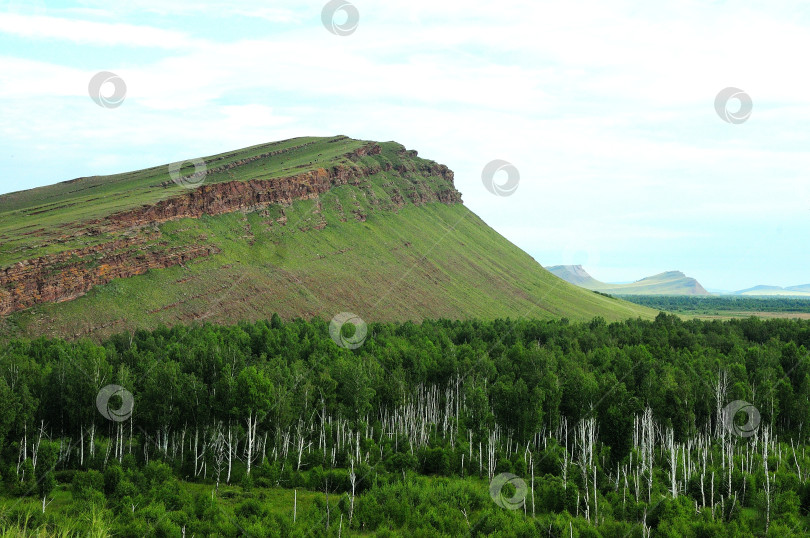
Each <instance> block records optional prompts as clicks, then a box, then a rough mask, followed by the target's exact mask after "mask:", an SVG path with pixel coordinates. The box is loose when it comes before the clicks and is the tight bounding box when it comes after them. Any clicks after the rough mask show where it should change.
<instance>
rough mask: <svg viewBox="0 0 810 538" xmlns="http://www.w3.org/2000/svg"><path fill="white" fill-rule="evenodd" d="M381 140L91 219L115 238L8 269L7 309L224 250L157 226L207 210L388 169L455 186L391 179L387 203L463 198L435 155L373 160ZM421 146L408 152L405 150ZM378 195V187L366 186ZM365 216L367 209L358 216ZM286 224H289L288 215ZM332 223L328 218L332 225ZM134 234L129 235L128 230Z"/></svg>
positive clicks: (254, 206)
mask: <svg viewBox="0 0 810 538" xmlns="http://www.w3.org/2000/svg"><path fill="white" fill-rule="evenodd" d="M380 151H381V148H380V146H378V145H376V144H370V145H368V146H365V147H362V148H359V149H357V150H355V151H354V152H353V153H351V154H349V155H347V156H346V157H348V160H349V161H351V163H350V164H340V165H336V166H333V167H331V168H319V169H317V170H311V171H307V172H302V173H300V174H296V175H291V176H288V177H280V178H273V179H268V180H259V179H256V180H249V181H232V182H224V183H212V184H206V185H203V186H201V187H198V188H197V189H195V190H189V191H188V192H185V193H182V194H179V195H177V196H174V197H172V198H168V199H166V200H163V201H161V202H158V203H157V204H154V205H149V206H143V207H140V208H136V209H132V210H127V211H123V212H120V213H114V214H112V215H109V216H107V217H106V218H104V219H101V220H95V221H90V222H88V223H87V226H86V228H85V230H86V231H85V233H87V234H90V235H98V234H107V235H110V236H111V237H113V238H114V239H112V240H110V241H108V242H106V243H102V244H99V245H95V246H92V247H87V248H83V249H77V250H70V251H64V252H60V253H58V254H53V255H48V256H42V257H38V258H35V259H30V260H25V261H22V262H19V263H16V264H14V265H12V266H10V267H5V268H2V269H0V315H7V314H10V313H12V312H16V311H19V310H24V309H26V308H30V307H31V306H34V305H36V304H40V303H47V302H62V301H68V300H71V299H75V298H77V297H80V296H81V295H84V294H85V293H87V292H88V291H89V290H90V289H92V288H93V287H94V286H98V285H102V284H106V283H108V282H110V281H112V280H114V279H116V278H127V277H131V276H135V275H141V274H144V273H145V272H147V271H148V270H150V269H163V268H168V267H172V266H176V265H179V264H183V263H186V262H188V261H191V260H194V259H196V258H201V257H208V256H211V255H213V254H217V253H218V252H219V250H218V249H217V247H216V246H214V245H205V244H194V245H185V246H182V247H169V246H168V245H167V244H166V243H162V242H161V241H160V232H159V231H158V230H157V229H156V228H155V227H154V225H156V224H160V223H163V222H167V221H171V220H176V219H181V218H199V217H202V216H204V215H212V216H213V215H221V214H225V213H232V212H236V211H243V212H251V211H257V210H261V209H264V208H267V207H268V206H271V205H274V204H282V205H289V204H292V203H293V202H294V201H296V200H307V199H314V198H318V197H319V196H320V195H322V194H324V193H326V192H327V191H329V190H330V189H332V188H334V187H337V186H340V185H353V186H356V187H359V188H361V189H363V188H364V187H366V186H367V185H366V183H367V182H368V178H369V176H372V175H373V174H377V173H379V172H381V171H386V172H387V173H389V174H394V175H397V176H404V175H406V174H407V175H410V176H411V178H413V176H422V177H424V178H431V177H432V178H441V179H442V180H444V182H446V184H449V185H450V187H449V188H442V189H435V188H433V187H431V185H429V183H428V182H422V181H413V180H405V181H402V182H398V184H400V185H401V186H402V187H403V188H398V187H397V186H396V185H395V184H393V183H392V184H389V187H390V189H389V190H390V198H391V203H390V204H387V205H386V206H385V207H387V208H393V209H394V210H396V208H399V207H402V206H403V205H405V203H406V198H407V200H410V202H411V203H413V204H416V205H421V204H424V203H428V202H441V203H445V204H453V203H459V202H461V195H460V193H459V192H458V191H457V190H455V188H454V187H453V172H452V171H451V170H449V169H448V168H447V167H446V166H443V165H439V164H436V163H432V162H429V161H413V160H406V161H403V164H397V165H391V164H390V163H384V164H380V163H379V162H377V161H374V162H373V163H372V164H368V162H366V161H363V162H359V161H361V159H362V158H363V157H365V156H373V155H378V154H379V153H380ZM405 153H407V156H415V152H403V156H406V155H405ZM267 156H268V155H259V156H257V157H254V158H251V159H245V160H243V161H238V162H232V163H228V164H226V165H222V166H221V167H218V168H213V169H209V172H210V171H211V170H218V169H219V168H222V169H223V170H226V169H232V168H234V167H236V166H241V165H244V164H246V163H248V162H252V161H254V160H257V159H261V158H266V157H267ZM365 190H366V191H367V192H368V193H371V195H372V196H373V193H372V191H371V189H370V188H368V189H365ZM355 218H356V219H357V220H365V218H366V215H364V214H356V215H355ZM280 224H282V225H283V224H284V222H283V221H281V222H280ZM324 225H325V224H324ZM124 235H126V236H124Z"/></svg>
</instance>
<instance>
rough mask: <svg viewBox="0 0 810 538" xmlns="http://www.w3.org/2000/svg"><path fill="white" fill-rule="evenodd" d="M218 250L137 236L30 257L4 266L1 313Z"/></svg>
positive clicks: (66, 298)
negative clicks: (167, 245)
mask: <svg viewBox="0 0 810 538" xmlns="http://www.w3.org/2000/svg"><path fill="white" fill-rule="evenodd" d="M161 247H163V248H161ZM218 252H219V250H218V249H217V248H216V247H212V246H206V245H190V246H187V247H182V248H177V247H175V248H165V245H160V244H158V245H156V246H155V245H147V244H145V240H144V239H142V238H134V239H124V240H118V241H112V242H109V243H104V244H101V245H96V246H93V247H88V248H86V249H80V250H69V251H65V252H60V253H59V254H54V255H51V256H43V257H40V258H36V259H33V260H26V261H24V262H20V263H16V264H14V265H12V266H11V267H6V268H5V269H2V270H0V285H2V289H0V315H6V314H9V313H11V312H16V311H18V310H23V309H25V308H29V307H31V306H34V305H36V304H39V303H46V302H54V303H58V302H62V301H69V300H71V299H75V298H76V297H80V296H82V295H84V294H85V293H87V292H88V291H89V290H90V289H91V288H92V287H93V286H98V285H101V284H106V283H108V282H110V281H112V280H114V279H116V278H127V277H131V276H135V275H142V274H144V273H145V272H146V271H148V270H149V269H164V268H167V267H172V266H175V265H179V264H182V263H184V262H186V261H190V260H193V259H195V258H199V257H205V256H211V255H212V254H216V253H218Z"/></svg>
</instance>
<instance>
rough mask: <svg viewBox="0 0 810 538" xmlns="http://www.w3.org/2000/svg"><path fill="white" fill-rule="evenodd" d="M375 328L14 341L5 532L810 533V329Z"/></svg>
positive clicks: (1, 398) (1, 491)
mask: <svg viewBox="0 0 810 538" xmlns="http://www.w3.org/2000/svg"><path fill="white" fill-rule="evenodd" d="M364 329H367V332H366V334H365V335H364V338H365V339H364V340H363V341H362V345H359V346H351V347H352V348H353V349H350V348H349V347H345V346H341V345H338V344H337V343H336V341H335V339H334V335H332V336H330V332H329V326H328V322H325V321H323V320H318V319H315V320H311V321H304V320H293V321H289V322H284V321H282V320H281V319H279V318H278V316H273V318H272V319H271V320H267V321H263V322H257V323H251V324H247V323H244V324H239V325H236V326H230V327H223V326H214V325H198V326H191V327H183V326H178V327H174V328H171V329H168V328H160V329H157V330H155V331H151V332H149V331H138V332H136V333H134V334H120V335H117V336H115V337H113V338H111V339H109V340H107V341H105V342H103V343H100V344H98V343H93V342H91V341H87V340H82V341H76V342H67V341H64V340H59V339H46V338H40V339H37V340H33V341H28V340H14V341H11V342H8V343H7V344H6V345H4V347H3V348H1V349H0V527H2V528H3V529H8V530H7V531H4V532H7V533H9V534H3V535H4V536H23V535H28V534H39V535H43V536H45V535H51V534H57V533H58V535H60V536H62V535H64V536H68V535H69V536H73V535H80V536H106V535H114V536H171V537H191V536H302V537H303V536H338V537H340V536H354V535H368V536H372V535H374V536H484V535H496V536H553V537H574V536H605V537H623V536H638V537H646V536H673V537H674V536H730V537H731V536H735V537H736V536H780V537H785V536H805V535H807V533H808V524H809V523H810V519H809V518H808V510H809V509H810V486H808V475H809V474H810V453H808V452H807V437H808V435H807V433H806V432H805V429H804V426H805V424H810V356H808V348H810V322H808V321H798V320H785V319H774V320H759V319H755V318H750V319H744V320H731V321H698V320H693V321H683V320H681V319H680V318H678V317H676V316H672V315H665V314H660V315H659V316H658V318H656V319H655V321H642V320H630V321H626V322H621V323H612V324H608V323H605V322H604V321H603V320H600V319H595V320H593V321H591V322H590V323H569V322H568V321H566V320H561V321H538V320H495V321H476V320H469V321H447V320H436V321H423V322H422V323H421V324H414V323H404V324H403V323H373V324H369V325H368V327H367V328H365V327H364ZM351 330H352V329H351V328H346V331H347V333H348V334H347V338H351V336H352V335H351V334H350V333H351ZM352 341H356V339H355V340H352Z"/></svg>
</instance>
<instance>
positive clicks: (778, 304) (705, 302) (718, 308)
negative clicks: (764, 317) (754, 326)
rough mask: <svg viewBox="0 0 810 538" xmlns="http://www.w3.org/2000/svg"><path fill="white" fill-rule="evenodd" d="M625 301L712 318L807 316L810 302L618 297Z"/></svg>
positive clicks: (730, 297)
mask: <svg viewBox="0 0 810 538" xmlns="http://www.w3.org/2000/svg"><path fill="white" fill-rule="evenodd" d="M621 298H622V299H624V300H625V301H630V302H632V303H636V304H640V305H642V306H649V307H650V308H655V309H657V310H665V311H667V312H680V313H684V314H688V313H695V314H713V313H719V312H796V313H810V298H808V299H804V298H801V297H779V296H769V297H750V296H735V295H723V296H706V295H621Z"/></svg>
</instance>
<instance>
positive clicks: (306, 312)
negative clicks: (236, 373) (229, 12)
mask: <svg viewBox="0 0 810 538" xmlns="http://www.w3.org/2000/svg"><path fill="white" fill-rule="evenodd" d="M302 141H304V142H303V143H304V144H308V145H306V146H305V147H303V148H302V147H298V149H294V150H290V151H288V152H287V153H282V154H280V155H277V156H265V157H261V155H262V154H264V153H267V152H268V148H276V149H279V147H281V148H282V149H283V148H289V147H296V146H295V144H293V143H291V142H290V141H287V142H285V143H278V144H277V145H265V146H261V147H260V146H257V147H255V148H248V149H247V150H244V151H243V152H232V153H231V154H227V155H229V157H228V159H230V160H229V161H228V162H230V163H234V162H239V161H247V162H245V163H243V164H240V165H236V166H234V167H232V168H229V169H228V170H226V171H224V172H216V173H215V174H213V175H212V177H210V178H207V179H206V184H205V186H204V187H201V188H199V189H197V190H196V191H189V190H187V189H184V188H182V187H177V186H175V185H174V184H173V183H171V181H168V183H169V184H167V179H168V174H167V172H166V167H156V168H151V169H148V170H144V171H140V172H136V173H132V174H121V175H118V176H111V177H110V178H109V181H105V180H104V178H91V179H86V180H79V181H76V182H73V183H67V184H60V185H57V186H53V187H48V188H44V189H36V190H35V191H28V192H23V193H15V194H13V195H8V196H4V197H2V198H0V234H2V235H4V236H5V237H6V238H9V239H10V243H11V244H6V243H5V242H4V243H3V245H2V247H0V260H2V262H1V263H0V276H2V274H3V273H2V268H3V267H6V268H8V267H9V266H13V267H17V266H14V265H13V264H15V263H17V262H20V261H22V260H30V259H31V258H33V257H34V256H42V255H43V254H49V255H51V256H53V255H54V253H58V252H62V253H63V254H62V255H63V256H67V255H68V254H70V253H68V254H65V251H68V250H70V249H76V248H81V247H86V245H88V244H90V245H99V248H107V249H108V250H109V247H108V245H110V244H111V243H110V242H111V241H119V242H122V241H126V240H133V239H137V240H138V241H142V243H138V244H137V245H136V246H135V247H133V246H130V245H129V243H125V244H124V246H121V247H119V246H116V250H113V251H111V252H108V253H106V254H104V257H103V259H94V256H96V257H97V258H98V256H100V255H99V254H94V253H91V254H87V255H86V259H84V258H81V256H85V252H84V251H82V253H81V256H79V258H81V259H78V261H76V260H74V259H73V258H76V256H74V255H72V254H70V258H69V259H67V260H61V259H60V263H61V265H59V264H57V265H55V266H54V267H55V268H54V271H57V272H59V271H62V272H63V273H68V272H69V271H70V272H75V271H77V267H78V268H80V269H81V271H84V272H85V273H87V274H90V275H91V276H94V277H97V276H98V275H99V274H103V273H104V272H105V271H109V269H108V267H109V265H108V262H109V260H110V258H111V257H112V258H113V259H115V260H118V259H119V258H120V257H122V256H123V257H124V259H127V260H129V259H132V260H136V261H137V260H142V259H144V258H145V257H148V256H152V255H154V256H158V255H162V254H165V253H168V254H167V259H168V258H171V256H170V255H173V254H172V253H173V252H175V251H176V250H177V249H187V248H188V246H189V245H195V246H197V245H201V246H202V247H204V248H205V249H207V251H208V253H209V255H206V256H200V257H192V256H185V255H184V256H182V257H180V258H177V259H178V260H180V261H178V262H177V263H173V264H171V265H169V264H166V265H167V266H165V267H163V266H161V267H159V268H151V269H149V270H148V271H145V272H144V273H143V274H136V275H134V276H129V277H128V278H112V279H111V280H110V281H109V282H107V283H105V284H100V285H95V286H93V287H92V288H91V289H90V290H89V291H88V292H87V293H86V294H84V293H77V294H75V295H76V296H75V297H74V296H71V297H69V298H67V299H66V300H62V302H50V301H46V302H42V303H39V304H36V305H34V306H32V307H30V308H26V309H23V310H21V311H17V312H14V313H11V314H9V315H7V316H5V317H4V318H2V320H3V321H2V329H1V330H2V331H3V332H4V333H6V334H27V335H36V334H49V335H63V336H67V337H79V336H92V337H97V338H100V337H103V336H105V335H108V334H110V333H113V332H120V331H123V330H127V329H134V328H152V327H156V326H158V325H160V324H168V325H172V324H175V323H189V322H194V321H198V322H203V321H210V322H227V323H232V322H235V321H239V320H254V319H259V318H266V317H269V316H270V315H271V314H272V313H274V312H278V313H279V314H280V315H282V316H283V317H286V318H291V317H296V316H303V317H310V316H320V317H322V318H325V319H330V318H331V317H333V316H334V315H335V314H337V313H339V312H344V311H347V312H354V313H356V314H358V315H360V316H361V317H363V318H364V319H365V320H367V321H372V320H405V319H411V320H420V319H423V318H427V317H430V318H437V317H447V318H472V317H480V318H495V317H507V316H509V317H538V318H558V317H569V318H573V319H590V318H592V317H594V316H603V317H605V318H606V319H608V320H619V319H626V318H628V317H636V316H641V317H645V318H650V317H652V316H653V315H654V314H655V311H653V310H651V309H648V308H645V307H641V306H638V305H634V304H631V303H627V302H624V301H620V300H618V299H612V298H608V297H604V296H601V295H598V294H596V293H593V292H590V291H587V290H584V289H582V288H578V287H576V286H573V285H571V284H568V283H566V282H564V281H562V280H560V279H558V278H555V277H554V276H552V275H551V274H550V273H548V272H547V271H545V270H543V269H542V267H541V266H540V265H539V264H538V263H537V262H536V261H535V260H533V259H532V258H531V257H530V256H528V255H527V254H526V253H524V252H523V251H521V250H520V249H519V248H517V247H516V246H514V245H512V244H511V243H509V242H508V241H507V240H506V239H504V238H503V237H502V236H500V235H499V234H498V233H497V232H495V231H494V230H493V229H491V228H490V227H489V226H487V225H486V224H485V223H484V222H483V221H481V220H480V219H479V218H478V217H477V216H476V215H475V214H473V213H472V212H471V211H469V210H468V209H467V208H466V207H464V206H463V204H461V203H460V201H457V200H453V199H452V196H450V195H449V194H448V193H450V192H455V191H454V189H453V186H452V173H449V175H448V174H446V173H445V172H444V171H445V170H446V168H444V169H442V167H439V168H437V167H438V166H439V165H436V164H435V163H433V162H432V161H425V160H423V159H420V158H418V157H417V156H416V154H415V152H407V151H405V149H404V148H403V147H402V146H400V145H399V144H395V143H383V144H379V147H378V148H377V150H378V153H377V154H374V155H371V154H361V155H356V154H352V153H351V152H354V151H357V150H358V149H359V148H366V147H369V143H368V142H364V141H355V140H351V139H345V138H343V137H338V138H337V139H297V141H296V143H297V144H298V145H299V146H300V145H301V143H302ZM285 144H286V146H285ZM338 146H340V149H336V148H337V147H338ZM327 150H328V151H327ZM347 152H348V153H347ZM372 153H373V152H372ZM257 155H258V156H259V157H258V158H257V157H256V156H257ZM251 158H252V159H254V160H250V159H251ZM214 159H217V157H214V158H206V159H205V160H206V163H207V164H208V163H212V164H208V167H209V169H211V168H216V166H215V165H214V164H213V163H214V162H215V161H214ZM280 161H284V164H280ZM218 162H222V161H221V160H220V161H218ZM310 163H312V164H310ZM335 163H337V164H335ZM288 166H289V167H291V168H288ZM335 166H341V167H354V169H355V170H359V169H362V170H363V173H362V174H359V175H358V176H357V178H355V179H354V180H350V181H348V182H346V183H344V184H333V185H332V186H331V187H330V188H329V189H328V190H326V191H325V192H320V193H315V194H313V193H311V192H309V191H307V192H305V193H304V194H303V195H301V196H299V198H298V199H294V200H292V201H290V202H289V203H286V202H285V203H268V204H258V205H256V206H251V207H246V208H243V209H241V210H239V211H228V212H224V213H221V214H203V215H201V216H199V217H197V218H166V219H165V220H160V219H162V218H163V216H165V215H166V214H167V213H166V212H163V213H160V214H158V216H159V217H160V218H159V219H158V221H155V222H150V223H147V224H143V223H140V224H137V225H132V226H129V225H128V226H123V227H122V226H120V225H119V224H118V223H117V221H116V220H115V218H113V217H111V216H110V214H118V213H120V212H121V211H130V210H133V208H136V209H137V208H140V209H138V210H139V211H141V210H142V211H147V213H146V214H147V215H151V213H149V212H150V211H152V210H153V208H154V207H159V206H160V204H161V203H164V204H165V203H166V200H169V206H171V207H175V206H177V205H178V203H176V202H175V200H176V199H175V198H172V196H173V195H174V196H186V197H187V198H188V197H189V196H191V197H192V199H193V197H195V196H197V197H198V196H203V195H206V196H210V197H213V198H211V199H210V200H208V199H206V200H207V201H204V203H205V204H208V205H207V206H205V207H208V208H213V207H219V206H217V205H216V204H217V203H219V202H220V201H221V195H222V192H231V191H222V192H220V191H216V190H215V189H214V190H211V189H212V188H215V187H216V183H217V182H220V183H222V182H228V181H253V182H254V183H251V185H252V186H253V187H254V188H256V185H264V186H265V187H264V188H266V184H263V183H256V182H255V181H256V179H257V178H258V179H267V178H270V179H272V178H273V177H275V178H283V177H289V174H290V173H295V174H299V173H300V172H301V171H302V170H303V171H304V172H307V171H311V170H319V169H320V170H323V168H324V167H332V168H329V169H330V170H331V169H333V168H334V167H335ZM161 170H162V171H163V172H161ZM222 174H225V176H222ZM296 177H297V176H296ZM307 177H309V176H306V177H305V178H304V179H306V178H307ZM273 181H275V180H273ZM280 181H281V179H279V182H280ZM301 181H304V180H301ZM288 183H289V182H288ZM279 184H280V183H279ZM291 184H293V185H298V184H297V183H291ZM271 185H275V183H272V182H271ZM302 185H303V183H302ZM229 188H231V190H232V186H231V187H229ZM272 189H273V187H270V190H271V191H272ZM101 192H104V193H106V194H105V195H103V196H100V193H101ZM189 193H190V194H189ZM206 193H207V194H206ZM440 199H441V200H443V201H440ZM211 200H213V201H211ZM161 201H163V202H161ZM156 204H157V205H156ZM43 211H44V213H43ZM37 214H38V215H47V216H46V217H45V218H43V219H42V220H39V219H35V218H32V216H33V215H37ZM105 215H106V216H105ZM15 219H16V220H15ZM26 220H27V221H28V222H26ZM34 220H36V221H37V223H36V224H34V223H33V221H34ZM136 220H137V219H136ZM88 222H89V223H91V224H88ZM111 222H115V225H112V224H110V223H111ZM137 222H140V221H137ZM26 230H27V231H26ZM30 231H35V232H36V233H33V234H31V233H28V232H30ZM26 233H28V235H26ZM128 249H136V250H134V251H131V250H128ZM183 252H185V251H183ZM127 256H128V257H129V258H127ZM175 261H177V260H175ZM26 263H29V262H26ZM71 264H72V265H71ZM68 270H69V271H68ZM59 274H60V275H61V274H62V273H59ZM11 287H12V288H13V286H11ZM2 291H3V289H2V287H0V292H2ZM6 291H7V292H9V293H10V292H11V291H13V290H12V289H11V288H9V287H8V286H7V288H6ZM43 293H44V290H43ZM60 300H61V299H60Z"/></svg>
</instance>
